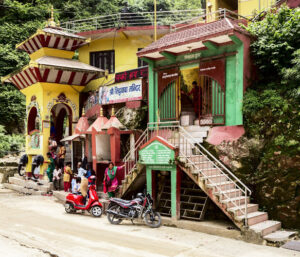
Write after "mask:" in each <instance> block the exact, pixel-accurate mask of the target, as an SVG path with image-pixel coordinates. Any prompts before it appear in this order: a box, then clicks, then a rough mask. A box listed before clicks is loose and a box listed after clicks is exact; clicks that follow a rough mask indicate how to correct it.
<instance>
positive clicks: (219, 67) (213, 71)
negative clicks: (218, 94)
mask: <svg viewBox="0 0 300 257" xmlns="http://www.w3.org/2000/svg"><path fill="white" fill-rule="evenodd" d="M199 74H200V76H209V77H211V78H212V79H214V80H216V81H217V82H218V83H219V84H220V86H221V87H222V89H223V90H225V59H217V60H212V61H207V62H200V68H199Z"/></svg>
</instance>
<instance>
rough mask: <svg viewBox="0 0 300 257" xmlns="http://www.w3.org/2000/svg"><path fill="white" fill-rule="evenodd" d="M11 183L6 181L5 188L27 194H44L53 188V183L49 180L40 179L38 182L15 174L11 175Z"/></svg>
mask: <svg viewBox="0 0 300 257" xmlns="http://www.w3.org/2000/svg"><path fill="white" fill-rule="evenodd" d="M8 181H9V183H4V184H3V186H4V188H7V189H11V190H14V191H17V192H20V193H23V194H26V195H43V194H47V193H49V192H50V191H52V189H53V185H52V183H50V182H48V181H47V180H39V181H38V182H35V181H32V180H26V179H25V178H24V177H21V176H19V174H15V175H14V176H13V177H9V180H8Z"/></svg>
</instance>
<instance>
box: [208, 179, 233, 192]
mask: <svg viewBox="0 0 300 257" xmlns="http://www.w3.org/2000/svg"><path fill="white" fill-rule="evenodd" d="M206 186H207V187H209V188H214V192H219V191H220V190H221V191H224V190H230V189H234V188H236V186H235V184H234V183H233V182H231V181H225V182H221V183H207V184H206Z"/></svg>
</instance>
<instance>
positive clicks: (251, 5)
mask: <svg viewBox="0 0 300 257" xmlns="http://www.w3.org/2000/svg"><path fill="white" fill-rule="evenodd" d="M275 2H276V0H239V14H240V15H242V16H246V17H247V16H253V14H257V13H259V12H261V11H263V10H265V9H267V8H270V7H271V6H272V5H274V4H275Z"/></svg>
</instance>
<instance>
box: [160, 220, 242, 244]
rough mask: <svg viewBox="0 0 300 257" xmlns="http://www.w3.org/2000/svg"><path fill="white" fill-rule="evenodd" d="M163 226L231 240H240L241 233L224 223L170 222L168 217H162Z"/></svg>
mask: <svg viewBox="0 0 300 257" xmlns="http://www.w3.org/2000/svg"><path fill="white" fill-rule="evenodd" d="M162 224H163V225H164V226H170V227H177V228H182V229H188V230H192V231H197V232H202V233H206V234H210V235H215V236H222V237H227V238H233V239H239V240H240V239H242V235H241V231H240V230H239V229H238V228H235V227H234V225H233V224H232V223H228V222H224V221H197V222H196V221H190V220H172V219H171V218H168V217H162Z"/></svg>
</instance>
